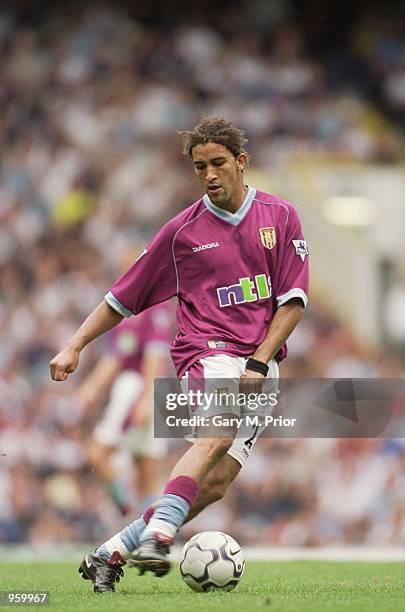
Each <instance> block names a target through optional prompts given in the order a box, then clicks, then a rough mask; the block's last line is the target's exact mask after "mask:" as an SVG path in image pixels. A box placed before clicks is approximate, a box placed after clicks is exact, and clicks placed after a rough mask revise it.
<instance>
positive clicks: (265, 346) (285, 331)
mask: <svg viewBox="0 0 405 612" xmlns="http://www.w3.org/2000/svg"><path fill="white" fill-rule="evenodd" d="M304 310H305V306H304V303H303V301H302V300H301V299H300V298H298V297H297V298H292V299H291V300H289V301H288V302H286V303H285V304H283V305H282V306H280V307H279V308H278V309H277V311H276V314H275V315H274V317H273V320H272V322H271V324H270V327H269V329H268V330H267V334H266V336H265V338H264V340H263V342H262V343H261V344H259V346H258V347H257V349H256V350H255V352H254V354H253V355H252V357H253V359H257V361H262V362H263V363H268V362H269V361H270V359H272V358H273V357H274V355H276V354H277V353H278V351H279V350H280V348H281V347H282V346H283V344H284V343H285V342H286V341H287V339H288V337H289V336H290V335H291V333H292V331H293V330H294V328H295V326H296V325H297V323H298V322H299V320H300V319H301V317H302V315H303V313H304Z"/></svg>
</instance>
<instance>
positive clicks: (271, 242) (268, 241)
mask: <svg viewBox="0 0 405 612" xmlns="http://www.w3.org/2000/svg"><path fill="white" fill-rule="evenodd" d="M259 234H260V240H261V241H262V245H263V246H264V247H266V249H272V248H273V247H274V246H276V230H275V229H274V227H259Z"/></svg>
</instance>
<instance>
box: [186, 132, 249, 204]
mask: <svg viewBox="0 0 405 612" xmlns="http://www.w3.org/2000/svg"><path fill="white" fill-rule="evenodd" d="M192 156H193V164H194V170H195V174H196V176H197V179H198V182H199V183H200V185H201V187H202V188H203V190H204V192H205V193H207V194H208V195H209V197H210V200H211V201H212V203H213V204H215V205H216V206H219V207H220V208H232V209H235V210H236V209H237V208H239V206H240V205H241V203H242V201H243V199H244V184H243V169H244V167H245V165H246V155H245V154H244V153H241V154H240V155H238V157H237V158H235V157H234V156H233V155H232V153H231V152H230V151H229V150H228V149H227V148H226V147H224V146H223V145H220V144H216V143H215V142H208V143H206V144H200V145H196V146H195V147H193V150H192Z"/></svg>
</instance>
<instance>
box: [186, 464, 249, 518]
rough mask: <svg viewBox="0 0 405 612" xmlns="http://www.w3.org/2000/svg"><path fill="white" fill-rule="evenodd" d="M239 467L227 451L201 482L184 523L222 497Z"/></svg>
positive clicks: (237, 472) (240, 466)
mask: <svg viewBox="0 0 405 612" xmlns="http://www.w3.org/2000/svg"><path fill="white" fill-rule="evenodd" d="M241 468H242V465H241V463H239V461H237V460H236V459H234V457H232V456H231V455H229V454H228V453H227V454H226V455H225V456H224V457H222V459H221V460H220V461H218V463H217V465H216V466H215V467H214V468H213V469H212V470H211V471H210V472H209V474H208V476H207V477H206V478H205V480H204V482H203V483H202V486H201V488H200V493H199V495H198V497H197V499H196V501H195V502H194V504H193V505H192V507H191V508H190V511H189V513H188V515H187V517H186V520H185V521H184V523H188V522H189V521H191V520H192V519H193V518H194V517H196V516H197V514H199V513H200V512H201V511H202V510H204V508H206V507H207V506H209V505H211V504H213V503H214V502H216V501H219V500H220V499H222V498H223V496H224V495H225V493H226V490H227V489H228V487H229V485H230V484H231V483H232V482H233V481H234V480H235V478H236V476H237V475H238V474H239V472H240V470H241Z"/></svg>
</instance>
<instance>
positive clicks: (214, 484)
mask: <svg viewBox="0 0 405 612" xmlns="http://www.w3.org/2000/svg"><path fill="white" fill-rule="evenodd" d="M180 134H181V136H182V138H183V145H184V152H185V153H186V154H187V155H188V156H189V157H190V159H191V160H192V163H193V165H194V171H195V174H196V177H197V179H198V181H199V183H200V185H201V188H202V190H203V192H204V194H205V195H204V196H203V197H202V198H200V199H199V200H198V201H197V202H195V203H194V204H192V205H191V206H189V207H188V208H186V209H185V210H184V211H183V212H181V213H180V214H178V215H177V216H176V217H174V218H173V219H172V220H171V221H169V222H168V223H167V224H166V225H165V226H164V227H163V228H162V229H161V230H160V231H159V232H158V233H157V235H156V236H155V238H154V239H153V240H152V241H151V242H150V244H149V245H148V246H147V248H146V249H145V250H144V252H143V254H142V255H141V256H140V257H139V258H138V260H137V261H136V262H135V264H134V265H133V266H132V267H131V268H130V269H129V270H128V271H127V272H126V273H125V274H124V275H123V276H122V277H121V278H120V279H119V280H118V281H117V282H116V283H115V284H114V285H113V287H112V288H111V291H110V292H109V293H108V294H107V295H106V296H105V298H104V300H103V301H102V302H101V304H100V305H99V306H98V307H97V308H96V309H95V310H94V311H93V312H92V313H91V314H90V315H89V317H88V318H87V319H86V320H85V321H84V323H83V324H82V325H81V327H80V328H79V330H78V331H77V332H76V334H75V335H74V336H73V337H72V338H71V340H70V341H68V343H67V344H66V346H65V347H64V348H63V349H62V350H61V352H60V353H58V355H56V357H54V359H53V360H52V361H51V363H50V368H51V374H52V378H53V379H54V380H61V381H62V380H66V379H67V377H68V376H69V374H71V373H72V372H74V371H75V369H76V368H77V365H78V362H79V355H80V351H81V350H82V349H83V348H84V347H85V346H86V345H87V344H88V343H89V342H91V341H92V340H93V339H94V338H96V337H97V336H99V335H100V334H102V333H104V332H105V331H107V330H108V329H110V328H112V327H114V326H115V325H116V324H117V323H118V322H119V321H121V319H122V317H129V316H132V315H133V314H137V313H139V312H142V311H143V310H145V309H146V308H149V307H150V306H152V305H154V304H157V303H159V302H163V301H165V300H168V299H169V298H171V297H172V296H175V295H177V297H178V308H177V322H178V327H179V331H178V334H177V336H176V338H175V340H174V342H173V344H172V348H171V353H172V358H173V362H174V365H175V367H176V371H177V375H178V377H179V379H181V380H182V381H183V383H184V382H185V381H187V378H190V379H193V378H194V379H198V378H204V379H205V378H218V379H221V378H222V379H224V378H226V379H230V380H233V379H235V378H237V379H238V380H239V386H240V390H241V391H243V392H245V393H250V392H251V391H257V390H258V389H259V388H260V386H261V385H262V384H263V383H264V382H265V379H266V377H271V378H273V379H274V378H276V377H277V375H278V367H277V363H278V362H279V361H281V360H282V359H283V358H284V357H285V356H286V346H285V342H286V340H287V338H288V337H289V335H290V334H291V332H292V330H293V329H294V327H295V326H296V325H297V323H298V321H299V319H300V318H301V316H302V313H303V311H304V308H305V306H306V304H307V290H308V263H307V259H308V258H307V254H308V251H307V246H306V242H305V240H304V238H303V235H302V231H301V226H300V222H299V219H298V215H297V213H296V211H295V209H294V208H293V206H292V205H291V204H290V203H288V202H286V201H285V200H283V199H281V198H279V197H278V196H274V195H271V194H268V193H264V192H262V191H259V190H257V189H255V188H254V187H252V186H247V185H245V181H244V178H243V172H244V169H245V167H246V164H247V162H248V154H247V152H246V151H245V149H244V145H245V144H246V142H247V140H246V138H245V135H244V132H243V131H242V130H240V129H238V128H236V127H234V126H233V125H232V124H231V123H230V122H229V121H227V120H225V119H222V118H218V117H207V118H205V119H203V120H202V121H201V122H200V123H199V124H198V125H197V126H195V127H194V128H193V129H192V130H189V131H183V132H181V133H180ZM258 433H259V431H258V428H254V429H253V430H252V432H251V435H249V437H248V438H247V439H245V440H243V439H241V438H236V437H235V432H234V431H233V432H231V433H229V432H224V435H221V436H217V437H212V438H211V437H208V438H207V437H197V438H196V440H195V443H194V444H193V445H192V446H191V447H190V448H189V449H188V450H187V451H186V452H185V454H184V455H183V456H182V457H181V458H180V460H179V461H178V463H177V464H176V465H175V467H174V469H173V471H172V473H171V476H170V479H169V481H168V483H167V484H166V487H165V489H164V491H163V494H162V495H161V497H160V498H159V499H158V500H157V502H156V503H155V504H154V506H153V507H150V508H148V509H147V510H146V511H145V513H144V514H143V516H141V517H140V518H139V519H137V520H136V521H134V522H133V523H131V524H130V525H128V526H127V527H125V528H124V529H123V530H122V531H121V532H120V533H118V534H116V535H114V536H113V537H112V538H111V539H110V540H108V541H107V542H105V543H104V544H103V545H101V546H99V547H98V548H97V549H96V551H95V552H94V553H90V554H88V555H87V556H86V557H85V559H84V560H83V561H82V564H81V566H80V572H81V573H82V575H83V577H84V578H86V579H90V580H92V582H93V583H94V590H95V591H96V592H106V591H114V590H115V582H118V580H119V579H120V576H122V575H123V570H122V566H123V565H124V564H125V563H126V561H127V560H128V559H132V560H133V562H134V563H135V564H136V565H137V566H138V568H139V569H140V571H141V573H143V572H144V571H146V570H151V571H153V572H154V573H155V574H156V575H164V574H165V573H166V572H167V571H168V570H169V561H168V558H167V557H168V553H169V546H170V545H171V543H172V542H173V539H174V537H175V534H176V533H177V531H178V529H179V528H180V527H181V525H182V524H183V523H184V522H185V521H186V520H190V518H192V517H193V516H195V515H196V514H197V513H198V512H200V511H201V510H202V509H203V508H205V507H206V506H208V505H209V504H211V503H212V502H214V501H216V500H218V499H220V498H221V497H222V496H223V494H224V492H225V491H226V489H227V487H228V486H229V484H230V483H231V482H232V481H233V479H234V478H235V477H236V475H237V474H238V472H239V470H240V469H241V467H242V466H243V464H244V463H245V461H246V459H247V458H248V456H249V453H250V451H251V449H252V448H253V446H254V443H255V442H256V438H257V434H258Z"/></svg>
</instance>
